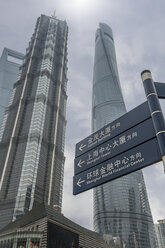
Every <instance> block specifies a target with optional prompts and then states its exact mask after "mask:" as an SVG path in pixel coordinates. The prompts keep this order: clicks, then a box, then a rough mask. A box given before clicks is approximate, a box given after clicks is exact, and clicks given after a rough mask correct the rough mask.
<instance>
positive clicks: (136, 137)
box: [75, 119, 155, 174]
mask: <svg viewBox="0 0 165 248" xmlns="http://www.w3.org/2000/svg"><path fill="white" fill-rule="evenodd" d="M154 136H155V132H154V128H153V124H152V120H151V119H148V120H146V121H144V122H143V123H141V124H139V125H137V126H135V127H133V128H131V129H129V130H128V131H126V132H125V133H123V134H121V135H118V136H116V137H114V138H112V139H109V141H107V142H105V143H103V144H101V145H100V146H98V147H96V148H94V149H92V150H89V151H88V152H86V153H85V154H82V155H81V156H79V157H77V158H75V174H78V173H80V172H82V171H84V170H87V169H89V168H91V167H93V166H95V165H97V164H99V163H101V162H103V161H105V160H107V159H110V158H112V157H114V156H116V155H117V154H120V153H122V152H124V151H127V150H129V149H131V148H133V147H135V146H137V145H139V144H141V143H142V142H145V141H147V140H149V139H151V138H153V137H154Z"/></svg>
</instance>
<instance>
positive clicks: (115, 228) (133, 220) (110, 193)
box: [92, 23, 157, 248]
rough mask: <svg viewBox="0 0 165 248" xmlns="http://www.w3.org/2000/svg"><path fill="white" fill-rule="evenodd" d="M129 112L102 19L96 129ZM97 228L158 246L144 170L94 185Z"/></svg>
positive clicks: (97, 51) (145, 246)
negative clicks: (97, 185) (95, 186)
mask: <svg viewBox="0 0 165 248" xmlns="http://www.w3.org/2000/svg"><path fill="white" fill-rule="evenodd" d="M125 112H126V108H125V104H124V100H123V96H122V92H121V87H120V82H119V75H118V70H117V63H116V55H115V47H114V39H113V34H112V30H111V28H110V27H109V26H108V25H106V24H103V23H101V24H99V28H98V29H97V31H96V37H95V60H94V73H93V100H92V131H93V132H95V131H97V130H98V129H100V128H102V127H103V126H105V125H106V124H108V123H110V122H112V121H114V120H115V119H117V118H118V117H120V116H121V115H123V114H124V113H125ZM94 229H95V231H97V232H99V233H104V234H108V233H109V234H112V235H113V236H114V237H115V236H119V237H120V238H121V239H122V240H123V241H124V243H125V244H126V247H129V248H135V247H141V248H142V247H143V248H148V247H150V248H156V247H157V246H156V239H155V232H154V226H153V220H152V215H151V211H150V206H149V202H148V197H147V192H146V187H145V183H144V178H143V174H142V171H138V172H134V173H131V174H130V175H128V176H124V177H121V178H119V179H116V180H114V181H112V182H109V183H106V184H103V185H101V186H99V187H97V188H95V189H94Z"/></svg>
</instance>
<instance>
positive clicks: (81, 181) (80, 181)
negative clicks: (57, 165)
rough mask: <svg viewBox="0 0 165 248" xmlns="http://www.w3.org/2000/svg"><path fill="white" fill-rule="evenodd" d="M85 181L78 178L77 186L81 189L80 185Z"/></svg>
mask: <svg viewBox="0 0 165 248" xmlns="http://www.w3.org/2000/svg"><path fill="white" fill-rule="evenodd" d="M84 182H85V180H81V178H79V180H78V182H77V186H79V187H81V183H84Z"/></svg>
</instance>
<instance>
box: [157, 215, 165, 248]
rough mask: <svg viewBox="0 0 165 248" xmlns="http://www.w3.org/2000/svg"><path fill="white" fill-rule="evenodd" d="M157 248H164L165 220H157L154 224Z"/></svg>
mask: <svg viewBox="0 0 165 248" xmlns="http://www.w3.org/2000/svg"><path fill="white" fill-rule="evenodd" d="M155 230H156V236H157V240H158V248H165V220H158V223H157V224H155Z"/></svg>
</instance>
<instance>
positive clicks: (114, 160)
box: [73, 71, 165, 195]
mask: <svg viewBox="0 0 165 248" xmlns="http://www.w3.org/2000/svg"><path fill="white" fill-rule="evenodd" d="M142 79H143V83H144V88H145V92H146V96H147V101H146V102H144V103H143V104H141V105H139V106H138V107H136V108H135V109H133V110H131V111H130V112H128V113H126V114H125V115H123V116H121V117H120V118H118V119H117V120H115V121H113V122H112V123H110V124H108V125H106V126H105V127H103V128H101V129H100V130H98V131H97V132H95V133H93V134H91V135H90V136H88V137H87V138H86V139H84V140H82V141H81V142H79V143H78V144H77V145H76V156H75V164H74V166H75V167H74V172H75V175H74V178H73V194H74V195H76V194H79V193H81V192H84V191H86V190H88V189H91V188H94V187H96V186H98V185H101V184H103V183H106V182H109V181H111V180H114V179H116V178H119V177H121V176H124V175H127V174H129V173H131V172H133V171H136V170H139V169H142V168H144V167H146V166H149V165H151V164H153V163H155V162H158V161H160V160H161V159H162V160H163V161H165V122H164V118H163V114H162V112H161V107H160V104H159V100H158V97H160V98H165V84H162V83H154V82H153V81H152V78H151V73H150V72H149V71H144V72H143V74H142Z"/></svg>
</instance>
